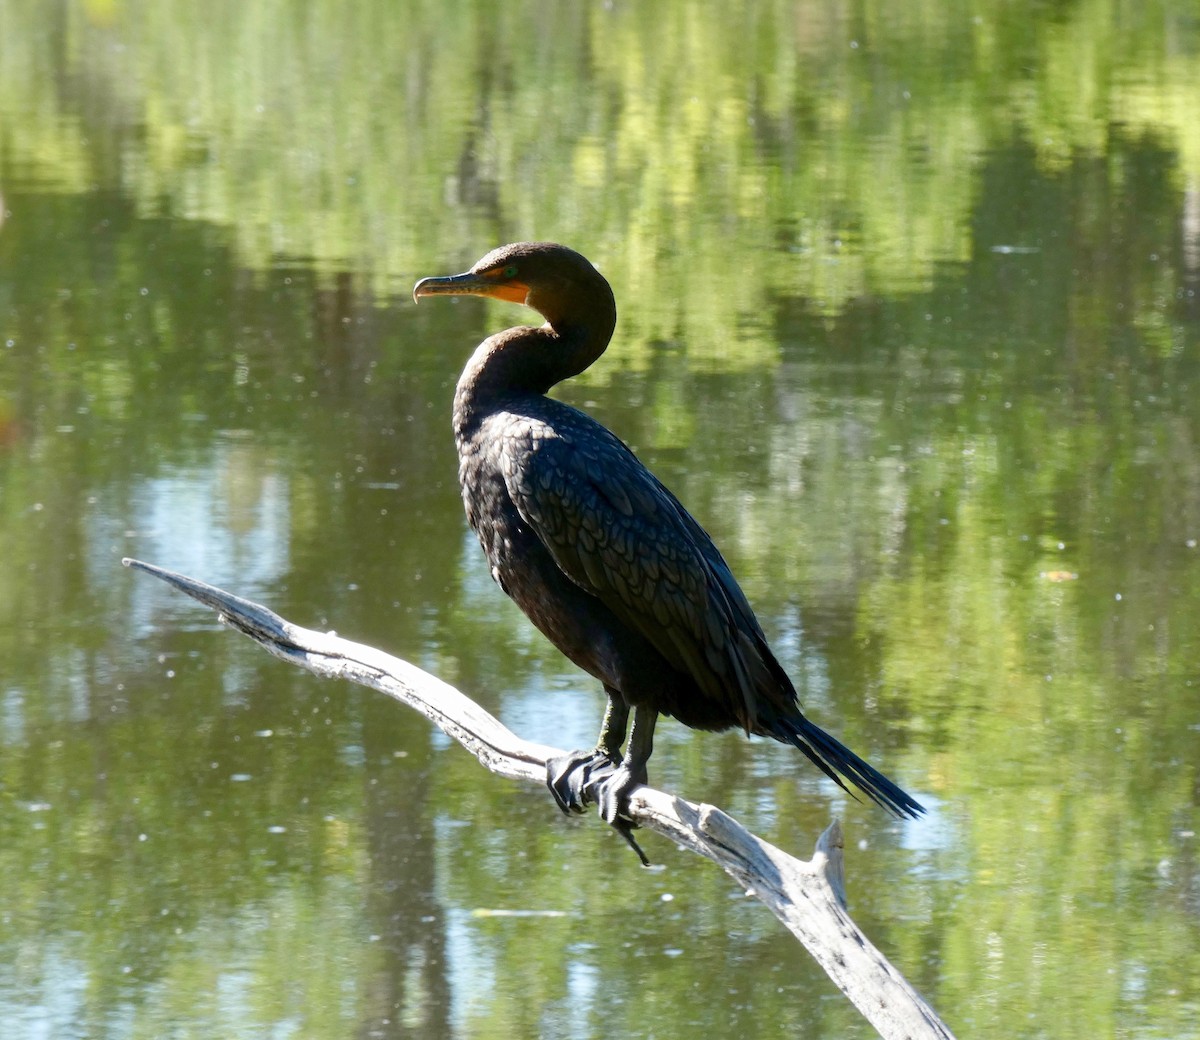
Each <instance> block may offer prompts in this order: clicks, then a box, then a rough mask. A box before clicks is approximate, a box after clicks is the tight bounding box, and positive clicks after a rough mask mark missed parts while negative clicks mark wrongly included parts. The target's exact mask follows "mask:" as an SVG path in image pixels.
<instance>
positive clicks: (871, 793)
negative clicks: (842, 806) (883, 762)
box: [769, 715, 925, 819]
mask: <svg viewBox="0 0 1200 1040" xmlns="http://www.w3.org/2000/svg"><path fill="white" fill-rule="evenodd" d="M769 732H770V735H771V736H772V737H774V738H775V739H776V740H778V741H781V742H783V743H785V744H792V745H794V746H795V747H798V748H799V749H800V750H801V751H802V752H804V754H805V756H806V757H807V758H808V760H809V761H810V762H812V763H813V765H815V766H816V767H817V768H818V769H820V770H821V772H823V773H824V774H825V775H826V776H827V777H829V778H830V779H831V780H832V781H833V782H834V783H835V784H837V785H838V787H840V788H841V789H842V790H843V791H846V792H847V793H848V794H849V793H850V789H849V788H848V787H847V786H846V784H845V783H844V782H843V780H842V777H845V778H846V779H847V780H849V781H850V782H851V783H852V784H854V786H855V787H857V788H858V789H859V790H860V791H862V792H863V794H865V795H866V796H867V797H868V798H870V799H871V801H873V802H874V803H875V804H876V805H881V806H883V808H885V809H887V810H888V811H889V812H892V813H895V814H896V815H897V816H899V817H900V818H901V819H903V818H904V817H911V818H912V819H916V818H917V817H918V816H919V815H920V814H921V813H923V812H924V811H925V807H924V806H923V805H921V803H920V802H918V801H917V800H916V799H915V798H913V797H912V796H911V795H909V794H907V793H905V792H904V791H902V790H901V789H900V788H899V787H897V786H896V785H895V784H894V783H892V781H891V780H889V779H888V778H887V777H886V776H884V775H883V774H882V773H881V772H879V770H878V769H876V768H875V767H874V766H871V765H868V764H867V763H866V762H864V761H863V760H862V759H861V758H859V757H858V755H856V754H855V753H854V752H853V751H851V750H850V749H849V748H848V747H846V746H845V745H844V744H842V743H841V741H839V740H837V739H836V738H834V737H831V736H830V735H829V734H828V733H826V732H825V731H824V730H823V729H821V727H820V726H818V725H816V724H815V723H813V722H810V721H809V720H808V719H806V718H805V717H804V716H803V715H800V716H799V718H794V717H793V718H782V719H776V720H773V725H772V726H771V727H770V730H769ZM838 774H841V775H840V776H839V775H838Z"/></svg>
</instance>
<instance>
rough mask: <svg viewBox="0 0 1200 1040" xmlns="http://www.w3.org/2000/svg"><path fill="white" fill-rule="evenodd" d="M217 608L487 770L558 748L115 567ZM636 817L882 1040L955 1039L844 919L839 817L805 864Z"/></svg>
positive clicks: (405, 676) (743, 834) (684, 818)
mask: <svg viewBox="0 0 1200 1040" xmlns="http://www.w3.org/2000/svg"><path fill="white" fill-rule="evenodd" d="M122 563H124V565H125V566H127V567H133V568H136V569H137V570H141V571H145V572H146V573H147V574H152V575H154V576H155V577H156V578H160V579H162V580H163V581H165V582H167V583H168V584H169V585H172V586H174V587H175V588H177V589H179V590H180V591H182V592H184V593H186V594H187V595H189V596H191V597H192V598H193V599H196V600H199V601H200V602H201V603H203V604H205V605H206V606H209V607H211V608H212V609H213V610H215V611H217V612H218V614H219V615H220V617H221V620H222V621H224V622H225V623H226V624H228V625H230V626H232V627H233V628H236V629H238V630H239V631H240V632H243V633H245V634H246V635H247V636H249V637H250V638H251V639H253V640H254V641H255V642H256V643H258V644H260V645H261V646H263V647H264V648H265V649H266V650H268V651H269V652H270V653H272V654H274V655H275V656H276V657H280V658H282V659H283V660H285V661H289V662H291V663H292V664H296V665H299V666H300V667H302V668H306V669H308V670H309V671H311V672H315V673H316V674H317V675H322V676H328V677H330V678H337V679H349V680H351V681H352V682H356V683H360V684H362V685H363V686H369V687H371V688H372V689H375V690H378V691H380V692H381V693H385V694H387V695H388V696H389V697H393V698H395V699H396V700H398V701H400V702H402V703H404V704H407V705H408V706H409V707H410V708H414V709H416V710H417V711H419V712H420V713H421V714H422V715H424V716H425V717H426V718H427V719H429V720H430V721H432V722H433V723H435V724H436V725H437V726H438V728H440V729H441V730H442V731H443V732H444V733H446V734H447V736H450V737H453V738H454V739H455V740H457V741H458V742H459V743H460V744H462V745H463V747H465V748H466V749H467V750H468V751H470V752H471V753H472V754H473V755H475V757H476V758H478V759H479V761H480V762H481V763H482V764H483V765H484V766H486V767H487V768H488V769H489V770H491V771H492V772H493V773H498V774H499V775H501V776H506V777H510V778H513V779H518V780H528V781H531V782H533V783H537V784H539V785H540V784H544V783H545V777H546V767H545V764H546V759H547V758H550V757H554V756H558V755H562V754H563V752H562V751H561V750H559V749H558V748H552V747H547V746H546V745H544V744H535V743H533V742H531V741H528V740H522V739H521V738H520V737H518V736H517V735H516V734H515V733H513V732H512V731H511V730H509V729H508V728H507V727H506V726H504V725H503V724H501V723H500V722H499V721H498V720H497V719H496V718H495V717H493V716H492V715H491V714H489V713H488V712H486V711H484V710H483V709H482V708H481V707H480V706H479V705H478V704H476V703H475V702H474V701H472V700H471V699H470V698H469V697H467V696H466V695H465V694H463V693H461V692H460V691H458V690H456V689H455V688H454V687H453V686H450V685H448V684H447V683H444V682H442V681H441V680H440V679H438V678H437V677H436V676H433V675H430V674H429V673H428V672H425V671H423V670H421V669H420V668H417V667H416V666H415V665H412V664H409V663H408V662H407V661H403V660H401V659H400V658H397V657H392V656H391V655H389V654H385V653H383V652H382V651H380V650H377V649H374V648H373V647H369V646H364V645H363V644H361V643H353V642H351V641H350V640H347V639H342V638H341V637H339V636H337V635H333V634H331V633H324V632H315V631H312V630H310V629H306V628H301V627H299V626H298V625H293V624H291V623H290V622H288V621H285V620H284V619H283V618H281V617H280V616H279V615H278V614H275V613H274V612H273V611H270V610H268V609H267V608H266V607H263V606H260V605H259V604H257V603H252V602H250V601H249V600H246V599H242V598H241V597H239V596H234V595H232V594H230V593H228V592H225V591H223V590H222V589H218V588H215V587H214V586H212V585H207V584H205V583H204V582H201V581H197V580H195V579H194V578H189V577H186V576H185V575H182V574H176V573H175V572H173V571H168V570H164V569H163V568H161V567H155V566H154V565H152V564H148V563H143V562H141V561H139V560H130V559H126V560H123V561H122ZM630 813H631V815H632V816H633V818H634V820H635V822H636V823H637V824H638V825H640V826H642V827H645V828H647V829H649V830H654V831H658V832H659V833H660V834H663V835H665V836H666V837H667V838H669V839H671V840H672V841H674V842H676V843H677V844H679V845H682V846H684V847H686V848H688V849H691V850H692V851H694V852H697V853H699V854H700V855H702V856H705V857H707V858H708V859H711V860H712V861H713V862H714V863H716V864H717V865H718V866H720V867H722V868H723V869H724V870H725V871H726V872H727V873H728V874H730V875H731V876H732V877H733V878H734V880H736V881H737V882H738V884H740V885H741V886H742V887H743V888H745V889H746V890H747V891H748V892H749V893H750V894H752V895H754V896H755V897H756V898H758V899H759V900H761V901H762V902H763V903H765V904H766V906H767V907H768V908H769V909H770V910H771V912H772V913H774V914H775V916H776V917H778V918H779V920H780V921H782V922H783V924H784V926H785V927H786V928H787V929H788V930H789V931H790V932H792V934H793V935H795V936H796V938H798V939H799V940H800V941H801V942H802V943H803V944H804V946H805V948H806V949H807V950H808V951H809V953H810V954H812V956H813V957H814V958H816V960H817V962H818V963H819V964H820V965H821V967H822V968H824V969H825V971H826V973H827V974H828V975H829V977H830V978H831V979H832V980H833V981H834V983H835V984H836V985H837V987H838V988H839V989H840V990H841V991H842V992H843V993H844V994H845V995H846V996H847V997H848V998H849V999H850V1001H851V1002H852V1003H853V1004H854V1005H855V1007H857V1008H858V1010H859V1011H860V1012H861V1013H862V1014H863V1016H864V1017H865V1018H866V1019H867V1020H868V1021H869V1022H870V1023H871V1025H872V1026H874V1027H875V1029H876V1030H877V1031H878V1033H879V1035H880V1036H882V1037H884V1038H885V1040H935V1038H936V1040H953V1037H952V1034H951V1033H950V1031H949V1029H947V1028H946V1026H945V1025H944V1024H943V1023H942V1022H941V1021H940V1019H938V1017H937V1015H936V1014H934V1012H933V1010H932V1009H931V1008H930V1007H929V1005H928V1004H926V1003H925V1001H924V1000H923V999H922V998H921V996H920V994H918V993H917V992H916V990H915V989H913V988H912V986H911V985H909V983H908V982H907V981H906V980H905V978H904V977H903V976H902V975H901V974H900V973H899V972H898V971H897V970H896V969H895V968H894V967H893V966H892V965H891V964H890V963H889V962H888V960H887V959H886V958H885V957H884V956H883V954H882V953H880V952H879V951H878V950H877V949H876V948H875V947H874V946H873V945H872V944H871V942H870V941H869V940H868V939H867V937H866V936H865V935H864V934H863V933H862V931H861V930H860V929H859V928H858V926H857V925H856V924H855V923H854V921H853V920H852V919H851V918H850V915H849V914H848V913H847V912H846V906H845V895H844V888H843V884H842V870H843V861H842V832H841V826H840V824H839V823H838V822H837V821H836V820H835V821H834V822H833V823H832V824H831V825H830V826H829V827H828V828H827V829H826V831H825V832H824V833H823V834H822V835H821V837H820V839H819V840H818V841H817V847H816V852H815V854H814V856H813V858H812V859H811V860H809V861H807V862H805V861H802V860H799V859H796V858H795V857H793V856H790V855H789V854H788V853H786V852H783V851H782V850H781V849H778V848H776V847H775V846H773V845H771V844H769V843H768V842H765V841H763V840H762V839H761V838H758V837H755V835H753V834H751V833H750V832H749V831H748V830H747V829H746V828H745V827H743V826H742V825H741V824H740V823H738V822H737V821H736V820H734V819H733V818H732V817H730V816H728V815H727V814H725V813H723V812H722V811H721V810H720V809H718V808H716V807H714V806H711V805H704V804H699V805H698V804H696V803H694V802H689V801H686V800H685V799H683V798H679V797H676V796H675V795H670V794H666V793H665V792H663V791H657V790H654V789H653V788H649V787H641V788H639V789H638V790H637V791H635V792H634V794H633V797H632V799H631V802H630Z"/></svg>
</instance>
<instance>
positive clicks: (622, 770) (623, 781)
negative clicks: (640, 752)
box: [594, 762, 646, 827]
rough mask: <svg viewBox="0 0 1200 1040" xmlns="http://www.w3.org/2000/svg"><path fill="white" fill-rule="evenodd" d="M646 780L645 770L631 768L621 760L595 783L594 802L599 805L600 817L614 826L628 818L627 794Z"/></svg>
mask: <svg viewBox="0 0 1200 1040" xmlns="http://www.w3.org/2000/svg"><path fill="white" fill-rule="evenodd" d="M645 782H646V770H645V769H644V768H643V769H638V770H633V769H630V768H629V763H628V762H621V763H620V764H619V765H618V766H617V767H616V768H615V769H612V770H609V771H608V772H607V774H606V775H604V776H601V777H598V778H597V779H596V780H595V781H594V783H595V795H596V803H597V804H598V805H599V807H600V818H601V819H603V820H604V821H605V822H606V823H611V824H612V825H613V826H614V827H615V826H616V825H617V821H618V820H630V816H629V796H630V795H631V794H632V793H633V791H634V790H635V789H636V788H638V787H641V786H642V785H643V784H645Z"/></svg>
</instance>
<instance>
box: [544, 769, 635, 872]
mask: <svg viewBox="0 0 1200 1040" xmlns="http://www.w3.org/2000/svg"><path fill="white" fill-rule="evenodd" d="M644 783H645V777H644V776H643V777H638V776H635V775H634V774H633V773H632V772H631V771H630V769H629V768H628V766H627V765H626V764H625V763H624V762H622V761H621V759H620V758H619V757H618V758H616V759H614V758H613V756H612V755H610V754H608V753H607V752H604V751H601V750H599V749H596V750H593V751H572V752H571V753H570V754H569V755H562V756H560V757H558V758H551V759H549V760H548V761H547V762H546V786H547V787H548V788H550V793H551V794H552V795H554V800H555V802H557V803H558V807H559V808H560V809H561V810H562V811H563V812H564V813H565V814H566V815H568V816H570V815H572V814H573V813H583V812H585V811H586V810H587V807H588V805H590V804H591V803H592V802H593V801H595V802H596V803H597V804H598V806H599V808H600V817H601V819H603V820H604V821H605V822H606V823H608V824H609V825H610V826H611V827H612V828H613V830H615V831H616V832H617V833H618V834H619V835H621V837H622V838H624V839H625V842H626V844H628V845H629V847H630V848H631V849H633V851H634V852H635V853H637V857H638V859H640V860H641V861H642V866H643V867H648V866H650V860H649V859H647V858H646V854H645V853H644V852H643V851H642V847H641V846H640V845H639V844H638V843H637V839H636V838H634V836H633V832H634V830H635V829H636V827H637V824H636V823H634V822H633V820H631V819H630V818H629V795H630V793H631V792H632V791H633V790H634V788H636V787H640V786H641V785H642V784H644Z"/></svg>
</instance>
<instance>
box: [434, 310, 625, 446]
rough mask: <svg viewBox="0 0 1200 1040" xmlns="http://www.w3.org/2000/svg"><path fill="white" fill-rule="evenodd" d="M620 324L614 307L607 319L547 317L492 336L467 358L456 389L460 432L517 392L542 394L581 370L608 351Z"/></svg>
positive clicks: (514, 395)
mask: <svg viewBox="0 0 1200 1040" xmlns="http://www.w3.org/2000/svg"><path fill="white" fill-rule="evenodd" d="M615 325H616V308H615V307H611V308H610V311H609V312H608V313H605V314H604V320H601V321H596V320H592V321H589V322H587V323H571V322H569V321H564V320H559V321H557V322H555V323H553V324H552V323H551V322H549V321H548V322H546V324H545V325H542V326H541V327H540V328H532V327H529V326H519V327H517V328H512V329H505V330H504V331H503V332H499V333H497V334H496V335H494V336H489V337H488V338H487V339H485V340H484V341H483V342H482V343H480V344H479V346H478V347H476V348H475V353H474V354H473V355H472V356H471V360H470V361H468V362H467V367H466V368H464V369H463V373H462V375H461V376H460V377H459V380H458V386H457V388H456V390H455V394H454V423H455V428H456V430H457V431H458V432H459V433H460V434H462V433H464V432H465V431H466V430H467V429H468V428H469V427H470V426H471V425H473V423H474V422H477V421H478V420H479V419H481V418H483V417H484V416H485V415H487V414H488V413H490V412H492V411H494V410H495V409H496V408H497V407H500V406H503V405H504V404H505V403H506V402H509V401H511V400H512V399H513V398H516V397H525V396H531V395H537V396H540V395H543V394H545V393H546V391H547V390H549V389H550V388H551V387H552V386H554V385H555V384H556V383H561V382H562V381H563V380H564V379H570V378H571V377H572V376H577V375H579V373H580V372H582V371H583V370H584V369H586V368H587V367H588V366H589V365H591V364H592V362H594V361H595V360H596V359H597V358H598V357H600V355H601V354H603V353H604V350H605V348H606V347H607V346H608V342H609V340H610V339H611V338H612V332H613V328H614V326H615Z"/></svg>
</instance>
